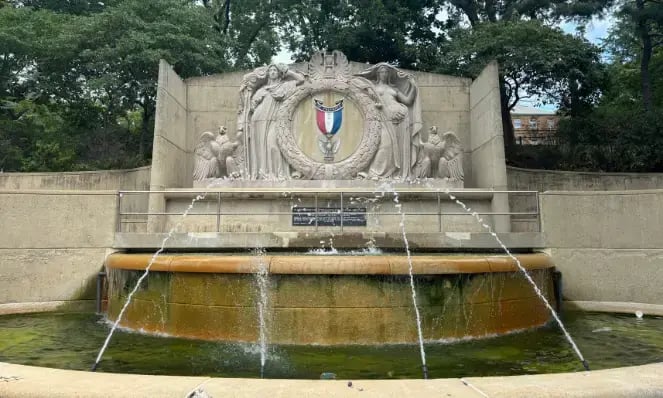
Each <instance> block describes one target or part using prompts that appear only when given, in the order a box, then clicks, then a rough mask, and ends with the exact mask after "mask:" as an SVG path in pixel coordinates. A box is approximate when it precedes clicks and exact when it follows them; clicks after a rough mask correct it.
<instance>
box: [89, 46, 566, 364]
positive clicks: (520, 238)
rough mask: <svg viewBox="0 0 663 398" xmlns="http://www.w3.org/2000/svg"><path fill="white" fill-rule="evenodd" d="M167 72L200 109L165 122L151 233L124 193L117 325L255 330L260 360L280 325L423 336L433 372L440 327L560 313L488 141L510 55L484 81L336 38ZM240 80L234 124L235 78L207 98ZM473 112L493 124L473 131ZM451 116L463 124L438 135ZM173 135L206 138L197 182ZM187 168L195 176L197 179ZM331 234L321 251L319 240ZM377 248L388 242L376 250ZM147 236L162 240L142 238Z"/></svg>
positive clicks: (293, 338) (506, 329)
mask: <svg viewBox="0 0 663 398" xmlns="http://www.w3.org/2000/svg"><path fill="white" fill-rule="evenodd" d="M161 76H162V77H161V80H160V81H161V83H162V85H161V89H160V91H159V93H160V94H159V97H158V98H159V101H160V103H161V107H160V108H159V109H161V112H168V111H169V110H170V109H169V107H170V106H175V105H177V104H176V103H175V102H173V98H172V96H173V93H175V92H178V89H177V85H178V84H180V85H188V87H189V88H188V89H187V90H186V92H187V94H186V96H187V97H186V98H183V99H181V100H182V103H187V104H189V105H188V106H187V108H186V109H185V110H184V111H185V112H186V113H187V115H186V120H189V123H188V125H187V126H186V127H185V130H186V132H185V133H182V132H181V131H177V130H176V127H177V126H178V124H177V123H168V124H166V123H163V124H161V123H157V126H156V128H155V130H156V131H155V159H154V164H155V165H154V166H153V169H152V182H153V184H152V185H153V187H154V189H153V190H151V191H150V192H148V193H149V211H148V212H147V213H144V215H145V216H146V217H147V218H146V220H145V221H146V229H145V231H141V232H136V231H127V230H125V229H122V228H123V227H124V225H123V218H122V217H123V216H124V217H125V220H127V216H135V215H136V214H133V213H128V212H124V211H123V210H122V203H120V226H121V228H120V231H119V232H118V234H117V235H116V241H117V242H119V243H118V244H117V247H118V248H123V249H124V251H125V252H124V253H122V252H120V253H115V254H112V255H110V256H109V257H108V259H107V262H106V266H107V267H108V278H109V300H108V317H109V319H112V320H114V327H113V330H114V329H115V327H116V326H117V325H121V326H122V327H125V328H129V329H134V330H141V331H143V332H146V333H157V334H166V335H170V336H180V337H186V338H195V339H203V340H216V341H219V340H220V341H234V342H254V343H258V344H259V347H260V366H261V374H262V372H263V371H264V369H265V365H266V355H267V341H269V343H270V344H294V345H299V344H316V345H347V344H368V345H383V344H402V343H413V342H417V343H418V345H419V351H420V356H421V366H422V369H423V372H424V377H427V376H428V374H427V372H428V371H427V365H426V355H425V347H424V345H425V343H426V342H428V341H446V340H449V339H466V338H471V337H472V338H475V337H485V336H495V335H500V334H505V333H512V332H514V331H521V330H526V329H530V328H536V327H539V326H542V325H544V324H546V323H547V322H548V321H549V320H550V319H551V316H552V317H555V319H556V315H555V314H554V313H552V314H551V313H549V312H548V309H549V308H551V307H550V304H549V303H550V302H554V300H555V297H554V295H553V291H554V289H553V286H552V284H553V279H552V269H553V264H552V262H551V260H550V258H549V257H547V256H546V255H545V254H543V253H538V252H536V246H534V245H531V244H530V242H535V241H536V237H537V233H536V232H529V233H528V232H521V233H511V232H510V228H511V226H510V224H511V223H510V214H511V213H510V212H509V206H508V195H509V193H508V192H506V191H503V190H502V191H500V190H499V188H500V187H503V186H504V184H505V169H504V163H503V161H502V162H500V159H503V152H502V151H503V149H502V147H501V144H500V145H499V146H494V145H493V146H490V150H485V149H479V148H475V147H477V145H476V143H480V142H481V141H482V140H483V141H486V142H492V141H494V140H496V139H497V138H501V132H500V131H496V130H494V129H495V124H491V123H489V122H490V120H488V122H487V121H486V120H487V118H490V117H492V118H495V117H496V115H498V114H499V113H498V112H499V110H498V109H495V104H494V103H490V101H488V99H489V98H490V96H491V95H493V96H495V95H496V93H495V92H494V91H491V90H490V89H491V88H492V87H493V85H496V84H497V83H496V82H497V80H496V79H497V76H496V69H494V68H493V69H490V68H488V69H487V71H486V72H484V74H482V76H481V77H480V78H479V79H477V81H475V82H474V83H471V82H470V81H468V80H466V79H455V78H449V77H446V76H438V75H432V74H424V73H410V72H407V71H403V70H400V69H397V68H395V67H393V66H391V65H389V64H378V65H374V66H369V67H366V66H365V65H362V64H356V63H351V62H349V61H348V60H347V59H346V58H345V56H344V55H343V54H342V53H341V52H338V51H334V52H331V53H326V52H320V53H316V54H314V55H313V57H312V58H311V60H310V61H309V62H308V63H304V64H295V65H291V66H289V67H288V66H284V65H270V66H267V67H261V68H257V69H256V70H254V71H252V72H249V73H247V74H245V75H244V76H242V77H241V79H238V76H234V75H231V76H229V77H223V76H221V77H219V78H218V81H215V82H205V81H204V80H200V81H198V80H196V79H194V80H193V81H190V82H187V83H185V82H181V81H180V80H178V78H177V76H176V75H175V74H174V73H173V72H172V70H169V69H168V68H167V66H164V65H162V70H161ZM233 82H238V84H239V87H240V88H239V96H237V97H235V98H237V102H236V104H237V105H236V106H237V107H238V109H239V111H238V112H236V111H235V112H234V113H233V114H234V115H236V116H235V117H234V118H235V120H234V125H233V123H228V120H229V119H228V117H229V114H228V111H227V110H226V109H227V107H228V101H230V99H229V98H232V97H231V96H223V95H224V93H225V92H223V90H226V89H225V88H223V89H218V90H220V91H219V92H218V93H217V96H223V100H222V101H221V102H219V100H218V99H217V98H216V97H215V98H212V97H210V98H207V102H205V101H202V102H201V98H196V95H197V94H196V92H197V91H196V90H199V91H200V90H201V89H202V88H204V87H206V88H207V89H209V88H210V87H225V86H224V84H226V85H227V87H228V88H231V87H232V86H233V84H237V83H233ZM450 87H451V88H453V90H451V89H450ZM450 91H451V92H453V93H454V94H453V95H451V96H449V97H447V98H441V97H435V95H436V94H439V93H441V92H450ZM200 92H201V93H202V91H200ZM198 95H203V94H198ZM481 96H483V97H484V98H483V99H482V98H481ZM433 98H435V99H434V100H433ZM477 100H479V101H478V102H477ZM169 101H170V102H169ZM224 101H225V102H224ZM465 101H467V102H466V103H467V104H469V109H468V106H466V108H463V106H465V105H463V103H464V102H465ZM473 102H474V104H472V103H473ZM210 103H212V104H218V108H215V109H214V112H211V111H210V109H204V108H205V107H210V106H212V105H209V104H210ZM201 107H202V108H201ZM198 108H200V109H198ZM454 108H459V109H464V110H463V112H465V113H464V114H462V115H461V116H462V117H461V118H460V119H457V121H456V122H454V121H453V120H450V118H451V116H452V113H453V112H450V111H448V110H447V109H454ZM212 115H215V117H216V119H214V118H212V117H211V116H212ZM159 116H162V117H166V116H167V115H161V114H160V115H159ZM458 116H459V115H456V117H458ZM168 117H171V116H168ZM465 117H469V118H476V119H477V120H478V121H479V122H482V123H484V125H477V126H475V125H472V126H471V128H469V129H468V126H467V125H464V124H463V123H464V122H463V120H464V118H465ZM158 120H161V119H159V118H158ZM222 123H225V124H226V125H222V126H221V127H219V128H217V129H216V131H215V129H209V127H208V126H210V127H211V126H212V125H214V124H217V125H218V124H222ZM438 124H442V125H445V128H451V127H453V128H454V129H455V130H456V131H451V130H449V131H447V132H446V133H444V134H438ZM482 127H485V128H487V129H488V131H482V130H480V129H481V128H482ZM229 128H230V129H229ZM490 129H493V131H491V130H490ZM229 130H230V131H229ZM200 131H204V132H202V133H200ZM183 134H184V137H182V135H183ZM496 137H497V138H496ZM168 142H183V143H187V142H189V143H190V144H186V145H191V147H192V148H194V150H193V157H189V158H188V159H189V160H186V161H185V162H186V164H192V167H191V168H189V167H185V168H184V170H192V172H191V175H192V176H193V181H192V180H190V179H188V178H191V177H187V176H186V175H183V174H182V173H181V172H177V173H175V175H174V176H173V175H172V174H173V173H172V172H169V170H172V167H173V166H174V165H175V164H176V163H175V162H176V161H177V159H180V158H181V156H186V153H181V154H180V153H173V152H172V150H170V149H167V148H168V146H169V145H170V144H168ZM194 142H195V145H194V144H193V143H194ZM468 146H469V148H470V149H472V148H475V149H474V150H469V151H468V150H467V149H465V148H467V147H468ZM467 168H470V169H472V173H471V174H470V173H468V176H467V178H466V173H465V171H464V170H465V169H467ZM178 178H179V181H180V182H177V181H178V180H177V179H178ZM466 180H469V181H473V185H474V186H473V187H472V188H469V187H466V186H465V181H466ZM186 181H192V185H193V188H184V187H186V184H187V183H186ZM189 183H190V184H191V182H189ZM178 184H181V185H180V186H181V187H183V188H177V186H178ZM189 186H191V185H189ZM196 188H202V190H201V191H200V192H198V191H196ZM452 192H453V195H451V193H452ZM131 194H136V193H132V192H125V193H123V197H128V196H130V195H131ZM390 195H393V202H392V203H390V197H389V196H390ZM447 195H449V196H447ZM192 197H193V200H191V198H192ZM457 198H459V199H460V198H462V199H463V200H464V201H465V202H467V203H469V204H470V205H471V206H472V207H473V208H474V209H476V210H475V212H473V213H471V214H473V215H475V216H476V215H477V214H479V213H480V214H482V218H479V221H480V222H479V223H476V222H475V221H474V220H473V219H472V217H468V214H466V213H465V212H464V211H462V209H461V210H459V209H457V207H456V206H457V204H456V201H458V200H459V199H457ZM458 203H461V202H458ZM194 204H195V207H194ZM462 206H463V207H465V204H464V202H463V203H462ZM183 210H184V211H183ZM477 212H478V213H477ZM182 213H184V217H181V216H180V214H182ZM138 215H141V214H138ZM406 224H407V225H408V229H409V230H407V231H406ZM132 225H133V224H129V225H128V226H132ZM484 227H488V228H489V233H485V232H483V230H482V228H484ZM163 231H168V233H167V234H165V236H164V232H163ZM493 231H497V233H496V232H493ZM498 233H499V234H501V236H502V237H504V239H507V240H510V241H511V243H512V244H513V245H515V247H516V250H517V251H518V253H517V254H515V255H513V254H511V253H510V252H507V254H508V255H504V254H499V252H500V251H501V250H502V248H504V247H505V246H504V245H503V243H502V241H501V240H500V238H499V237H498ZM495 238H496V239H497V240H495ZM157 241H160V242H161V245H160V246H158V245H156V243H155V242H157ZM318 245H323V249H318V250H322V251H318V252H316V251H315V250H311V249H312V248H315V247H316V246H318ZM325 246H328V249H325V248H324V247H325ZM374 247H378V248H379V249H380V250H381V251H382V252H378V253H379V254H373V253H371V252H370V250H368V251H366V248H374ZM150 248H156V249H158V250H157V252H156V253H155V254H154V255H150V254H148V253H145V249H148V250H149V249H150ZM255 248H261V249H260V250H258V251H257V252H255V253H257V254H247V253H246V251H247V250H255ZM361 250H364V251H363V252H361ZM141 251H142V253H141ZM304 251H306V252H304ZM256 265H257V266H256ZM148 272H149V278H147V275H148ZM523 272H524V275H525V277H523ZM254 280H255V283H254V282H252V281H254ZM530 284H533V285H534V288H532V286H531V285H530ZM256 287H257V291H258V292H257V293H256ZM156 314H160V315H159V316H157V315H156ZM163 314H165V319H164V315H163ZM111 335H112V331H111V333H110V334H109V336H108V338H107V340H106V344H105V345H104V348H102V350H101V352H100V353H99V355H98V358H97V362H99V360H100V359H101V357H102V355H103V351H104V349H105V347H106V345H107V344H108V340H109V339H110V338H111ZM578 353H579V351H578Z"/></svg>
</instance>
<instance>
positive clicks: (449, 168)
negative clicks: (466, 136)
mask: <svg viewBox="0 0 663 398" xmlns="http://www.w3.org/2000/svg"><path fill="white" fill-rule="evenodd" d="M442 143H443V150H442V156H441V157H440V161H439V163H438V168H437V172H438V176H439V177H440V178H448V179H450V180H455V181H463V180H465V174H464V173H463V146H462V145H461V143H460V140H459V139H458V136H457V135H456V133H454V132H453V131H447V132H446V133H444V134H442Z"/></svg>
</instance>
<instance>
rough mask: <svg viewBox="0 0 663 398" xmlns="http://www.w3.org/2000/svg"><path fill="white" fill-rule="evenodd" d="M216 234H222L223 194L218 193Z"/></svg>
mask: <svg viewBox="0 0 663 398" xmlns="http://www.w3.org/2000/svg"><path fill="white" fill-rule="evenodd" d="M216 232H221V192H217V193H216Z"/></svg>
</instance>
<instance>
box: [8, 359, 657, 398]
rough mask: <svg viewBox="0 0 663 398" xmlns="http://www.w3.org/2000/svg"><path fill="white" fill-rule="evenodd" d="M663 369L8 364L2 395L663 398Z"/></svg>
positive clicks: (109, 397) (93, 397) (15, 397)
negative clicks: (343, 374) (369, 370)
mask: <svg viewBox="0 0 663 398" xmlns="http://www.w3.org/2000/svg"><path fill="white" fill-rule="evenodd" d="M661 374H663V363H655V364H650V365H643V366H634V367H626V368H617V369H607V370H598V371H592V372H578V373H559V374H545V375H528V376H509V377H481V378H466V379H432V380H412V379H410V380H359V381H357V380H354V381H353V386H352V387H348V385H347V381H346V380H269V379H234V378H228V379H222V378H208V377H177V376H149V375H132V374H114V373H91V372H81V371H73V370H61V369H50V368H39V367H34V366H24V365H14V364H10V363H2V362H0V378H2V379H0V380H5V382H0V396H2V397H3V398H18V397H21V398H25V397H62V398H64V397H67V398H68V397H83V396H85V397H89V398H101V397H105V398H115V397H118V398H119V397H122V398H124V397H163V398H170V397H173V398H175V397H176V398H182V397H184V396H187V395H188V394H189V393H190V392H192V391H193V390H195V389H197V388H201V389H203V390H204V391H205V392H206V393H207V394H209V395H210V396H212V397H217V398H218V397H226V396H233V397H258V396H260V397H264V396H270V397H295V396H307V397H341V396H355V395H357V396H362V397H399V398H400V397H430V396H445V397H451V398H454V397H456V398H460V397H467V398H474V397H478V398H481V397H490V398H501V397H509V398H520V397H523V398H524V397H528V398H529V397H549V398H552V397H645V396H646V397H661V396H663V378H662V377H661Z"/></svg>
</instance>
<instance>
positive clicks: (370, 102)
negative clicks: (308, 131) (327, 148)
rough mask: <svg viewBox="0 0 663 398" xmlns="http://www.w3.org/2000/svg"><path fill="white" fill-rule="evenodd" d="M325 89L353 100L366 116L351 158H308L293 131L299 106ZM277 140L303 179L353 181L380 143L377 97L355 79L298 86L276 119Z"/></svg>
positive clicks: (282, 152) (323, 81)
mask: <svg viewBox="0 0 663 398" xmlns="http://www.w3.org/2000/svg"><path fill="white" fill-rule="evenodd" d="M325 91H334V92H336V93H339V94H341V95H343V96H345V98H347V99H349V100H350V101H352V102H354V103H355V104H356V105H357V106H358V108H359V110H360V112H361V113H362V115H363V117H364V128H363V131H364V134H363V136H362V138H361V141H360V142H359V146H358V147H357V150H356V151H355V152H354V153H353V154H352V155H350V156H349V157H348V158H346V159H344V160H342V161H339V162H336V163H322V162H318V161H316V160H313V159H311V158H310V157H308V156H307V155H306V154H304V152H302V150H301V149H300V148H299V145H297V139H296V137H295V135H294V133H293V125H292V124H293V117H292V115H293V114H294V112H295V110H296V108H297V105H298V104H299V103H300V102H301V101H303V100H305V99H307V98H310V97H311V96H313V95H315V94H318V93H320V92H325ZM275 123H276V126H277V137H278V138H277V142H278V145H279V149H280V150H281V154H282V155H283V157H284V158H285V159H286V161H287V162H288V163H289V164H290V166H291V167H292V168H293V169H294V170H296V171H298V172H299V173H301V175H302V178H303V179H311V180H351V179H354V178H357V174H358V173H359V172H361V171H364V170H366V169H367V168H368V167H369V165H370V162H371V160H372V159H373V157H374V156H375V153H376V151H377V149H378V146H379V144H380V131H381V125H380V114H379V110H378V109H377V108H376V106H375V100H374V98H373V97H372V96H371V95H370V93H369V92H368V91H367V90H363V89H361V88H360V87H358V86H357V85H353V84H352V82H351V81H350V82H346V81H340V80H336V79H320V80H317V79H316V80H313V81H311V82H307V83H305V84H302V85H301V86H298V87H297V89H296V90H295V91H294V92H293V93H292V95H291V96H289V97H288V98H286V99H285V100H284V101H283V103H282V104H281V107H280V109H279V111H278V112H277V114H276V120H275Z"/></svg>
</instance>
